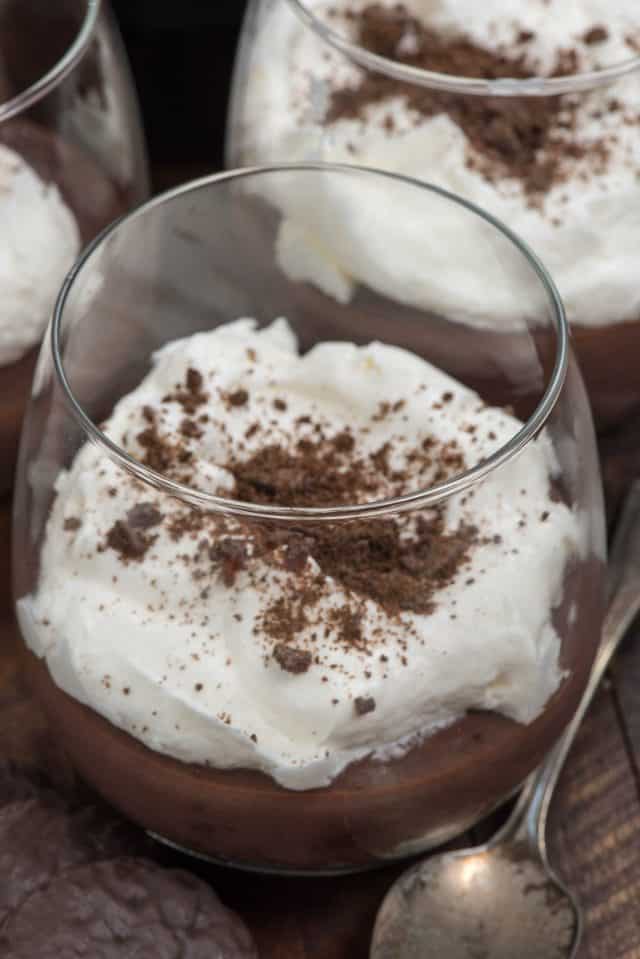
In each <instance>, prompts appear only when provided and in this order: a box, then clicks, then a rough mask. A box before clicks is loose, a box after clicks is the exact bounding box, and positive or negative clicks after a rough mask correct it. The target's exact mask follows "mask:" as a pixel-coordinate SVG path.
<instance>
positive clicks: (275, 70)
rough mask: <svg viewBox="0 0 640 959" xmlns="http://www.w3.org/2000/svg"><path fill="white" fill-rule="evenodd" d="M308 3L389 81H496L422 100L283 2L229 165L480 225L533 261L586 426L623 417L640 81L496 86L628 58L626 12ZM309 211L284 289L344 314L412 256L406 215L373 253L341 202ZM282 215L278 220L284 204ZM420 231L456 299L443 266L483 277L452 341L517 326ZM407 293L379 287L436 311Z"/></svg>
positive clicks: (289, 252) (633, 49)
mask: <svg viewBox="0 0 640 959" xmlns="http://www.w3.org/2000/svg"><path fill="white" fill-rule="evenodd" d="M304 6H305V7H307V8H308V10H309V13H310V14H311V16H314V17H316V18H317V20H318V21H319V23H320V24H321V25H322V26H323V27H324V28H325V29H328V30H330V31H332V32H333V34H334V35H335V36H337V37H339V38H341V39H342V40H346V41H348V42H350V43H351V44H353V45H355V46H356V47H357V48H358V49H359V50H360V51H361V52H364V53H365V54H366V53H371V54H374V55H376V56H378V57H381V58H384V60H386V61H387V63H388V64H389V63H393V64H394V65H395V66H396V67H397V68H400V69H402V68H408V69H412V70H417V71H431V72H436V73H441V74H448V75H449V76H450V77H451V81H452V83H453V82H454V81H457V80H464V79H465V78H466V79H467V80H469V79H477V80H479V81H480V80H492V81H496V82H497V83H498V84H500V83H502V87H501V89H500V90H499V91H498V92H499V94H500V95H496V96H489V95H488V94H487V95H473V96H471V95H468V94H462V93H460V92H454V91H453V90H451V91H448V90H446V89H442V90H436V89H432V88H430V87H428V86H424V85H421V84H419V83H417V82H408V80H406V79H399V78H398V76H397V75H396V76H395V77H392V76H390V75H388V73H385V72H384V71H381V70H379V69H378V70H372V69H369V70H367V69H364V68H363V67H361V66H359V65H358V64H357V63H355V62H353V61H351V60H350V59H349V58H348V57H347V56H346V55H345V54H343V53H342V52H340V51H339V50H337V49H335V48H334V47H332V46H331V45H330V44H329V43H327V42H325V41H324V40H323V38H322V37H321V35H320V33H319V31H318V32H315V31H314V30H313V29H312V28H311V27H310V25H309V23H308V22H306V23H305V22H303V21H302V19H301V18H300V17H299V16H297V15H296V14H295V13H294V11H293V10H292V9H291V5H290V4H289V3H288V2H286V0H281V2H276V3H273V4H269V5H267V4H264V5H263V11H262V16H261V17H257V18H256V20H255V23H254V27H255V30H254V32H253V33H252V34H251V36H249V35H248V36H247V39H246V49H245V51H244V58H243V59H242V60H241V66H240V69H239V72H238V75H237V89H236V99H235V110H234V115H233V117H232V125H231V131H230V136H231V141H230V152H231V156H232V158H233V160H234V162H237V163H238V165H239V164H240V163H242V164H243V165H244V164H253V163H256V162H282V161H298V160H308V159H316V158H317V159H322V160H325V161H327V160H329V161H335V162H344V163H350V164H354V163H355V164H362V165H365V166H369V167H375V168H378V169H385V170H391V171H393V172H396V173H399V174H405V175H407V176H411V177H415V178H419V179H423V180H425V181H428V182H430V183H434V184H436V185H437V186H440V187H443V188H445V189H449V190H451V191H452V192H453V193H455V194H456V195H459V196H462V197H464V198H466V199H468V200H470V201H472V202H475V203H477V204H478V205H480V206H481V207H482V208H483V209H486V210H488V211H489V212H491V213H493V214H494V215H496V216H497V217H499V218H500V220H501V221H502V222H504V223H507V224H509V226H510V227H511V229H513V230H514V232H515V233H516V234H517V235H519V236H521V237H522V238H523V239H524V240H525V241H526V242H527V243H529V245H530V246H531V247H532V249H533V250H534V251H535V252H537V253H538V254H539V255H540V256H541V257H542V259H543V261H544V263H545V265H546V266H547V268H548V269H549V271H550V273H551V275H552V276H553V278H554V280H555V282H556V284H557V286H558V288H559V291H560V294H561V296H562V298H563V301H564V303H565V307H566V310H567V315H568V318H569V320H570V322H571V325H572V329H573V335H574V340H573V345H574V349H575V351H576V354H577V356H578V360H579V362H580V365H581V368H582V370H583V374H584V378H585V382H586V385H587V389H588V392H589V396H590V399H591V402H592V406H593V409H594V414H595V420H596V425H597V427H598V428H599V429H600V430H605V429H607V428H609V427H610V426H614V425H618V424H619V423H621V422H622V421H623V420H625V419H628V418H629V417H630V416H632V414H633V413H634V412H635V411H636V410H638V408H639V407H640V388H639V386H638V378H637V376H636V374H635V368H634V364H633V363H632V362H630V360H629V359H628V357H632V356H634V355H635V348H636V347H637V346H638V345H640V296H639V294H638V286H637V283H636V277H637V274H638V257H637V245H636V243H635V236H636V235H637V233H638V230H639V229H640V219H639V218H638V213H637V211H638V209H640V206H639V204H638V201H639V200H640V195H639V192H638V182H639V181H638V172H639V170H640V156H639V149H640V134H639V129H640V127H639V122H640V121H639V117H640V94H639V93H638V83H637V76H636V75H635V74H630V75H629V76H627V77H624V78H622V79H618V80H617V82H615V83H610V84H609V85H604V86H603V85H600V86H597V87H595V88H593V89H590V90H587V91H583V92H580V91H576V92H568V93H566V94H564V95H562V96H560V95H554V96H540V97H531V96H526V97H522V96H517V95H515V91H514V89H513V88H510V87H509V83H510V81H512V80H519V81H523V80H529V81H531V82H532V83H533V82H535V79H536V78H540V79H542V80H552V79H555V80H560V79H562V78H567V79H568V78H573V77H575V76H576V75H580V74H586V73H589V72H595V73H596V74H597V72H598V71H599V70H602V69H603V68H605V67H611V66H612V65H615V64H621V63H623V62H626V61H629V60H630V58H632V57H634V56H637V54H638V51H639V50H640V14H639V13H638V7H637V4H634V3H633V2H632V0H617V2H616V3H614V4H611V3H609V2H605V0H597V2H595V3H592V2H591V3H586V2H578V3H575V4H572V6H571V11H570V14H569V13H567V7H566V4H564V3H563V2H562V0H532V2H530V3H527V4H521V5H520V8H519V9H518V11H517V16H516V15H515V14H514V11H513V10H512V9H511V7H509V9H508V11H506V9H505V6H504V4H500V3H489V4H483V5H482V6H481V7H477V5H475V6H474V7H473V11H472V15H470V14H471V11H470V9H469V7H468V5H466V4H459V3H448V2H446V0H445V2H443V3H440V4H437V5H436V7H434V5H433V4H430V3H426V2H424V0H405V3H403V4H397V3H395V2H391V0H385V2H379V3H368V2H366V0H339V2H337V3H336V2H335V0H308V2H306V3H305V4H304ZM639 63H640V61H639ZM323 201H324V202H323V204H322V210H319V211H317V212H316V213H314V211H310V210H305V211H304V213H303V215H302V216H301V217H299V218H297V219H296V218H295V217H293V216H292V217H291V222H290V223H289V224H288V226H287V230H288V233H287V234H283V240H282V250H283V255H282V265H283V268H284V269H286V270H288V272H289V274H290V275H291V276H292V278H297V279H301V278H302V279H305V280H307V281H308V282H310V283H312V284H314V285H315V286H316V287H319V288H320V289H322V290H323V292H325V293H326V294H330V295H332V296H333V297H334V299H335V300H337V301H338V302H339V303H340V304H343V305H344V304H346V303H348V302H351V300H352V298H353V297H355V296H356V294H357V290H358V288H359V286H361V285H364V286H368V287H370V288H371V287H373V288H375V278H376V276H379V275H381V274H384V275H385V276H386V274H387V273H391V272H396V273H397V275H398V276H399V277H400V276H404V274H403V273H402V264H403V263H404V262H407V261H408V259H409V258H410V257H411V255H412V251H413V239H412V233H411V230H410V229H409V230H407V225H408V224H407V221H406V219H405V218H404V217H397V218H396V219H397V221H398V222H397V224H396V223H394V221H393V216H392V212H391V211H389V215H388V216H387V217H386V219H385V220H384V223H383V226H384V230H385V234H386V243H385V244H378V243H376V237H377V233H378V226H379V224H377V223H376V221H375V219H373V218H372V220H371V222H369V221H367V230H366V232H365V230H364V229H363V230H361V231H359V230H358V226H357V224H356V223H355V221H354V214H353V211H350V210H349V208H348V202H345V200H344V198H343V197H340V198H338V197H332V196H331V195H330V194H329V191H327V195H326V196H323ZM372 202H375V200H372ZM279 205H280V208H281V209H282V211H283V213H284V214H285V216H286V215H287V199H286V197H284V198H281V200H280V203H279ZM360 220H361V222H362V221H363V218H362V216H361V217H360ZM433 233H434V236H435V237H436V238H437V242H438V243H439V244H440V245H441V247H442V248H443V249H444V250H447V249H450V251H451V263H450V264H448V266H447V269H448V270H449V271H450V273H451V275H452V289H456V290H458V289H459V287H458V286H457V285H456V283H455V271H456V266H457V267H458V268H460V267H461V266H462V267H464V269H460V270H459V272H460V276H459V282H460V283H461V284H463V283H465V282H466V278H468V277H469V276H470V275H472V274H473V273H474V271H475V272H476V273H477V275H478V276H479V277H482V276H484V280H485V288H484V304H485V306H486V314H484V315H468V316H461V317H460V318H459V322H460V325H461V327H466V329H465V330H463V333H462V335H466V332H467V330H469V331H470V332H471V333H478V332H480V333H482V334H486V335H487V336H490V335H491V334H492V333H497V332H500V331H506V332H507V333H510V332H511V331H512V330H513V329H517V324H518V322H519V319H520V318H519V316H518V315H517V314H513V313H512V312H510V310H509V309H506V308H503V306H504V305H503V304H501V303H500V300H499V297H495V298H494V297H493V296H492V292H491V291H492V290H493V289H494V288H495V289H498V290H499V288H500V282H499V277H498V274H497V273H495V272H494V271H493V270H490V271H489V272H488V273H487V268H488V264H487V263H486V262H483V261H482V258H481V257H480V258H479V257H478V256H477V252H478V248H476V247H474V246H473V245H472V244H469V245H465V244H464V243H460V242H459V239H458V234H457V232H456V229H455V227H454V228H451V225H450V224H449V223H448V222H447V218H446V216H443V217H442V219H441V220H440V219H438V220H437V221H434V230H433ZM342 235H344V238H345V240H344V243H340V242H339V240H340V237H341V236H342ZM294 236H295V238H296V241H295V242H294V241H293V237H294ZM287 237H289V238H290V243H289V245H288V246H287V243H286V238H287ZM425 242H427V243H428V242H429V237H425ZM323 249H324V250H326V251H328V252H327V253H326V257H325V259H323V258H322V257H320V256H319V255H318V251H319V250H323ZM320 261H322V262H320ZM391 264H393V269H392V268H391ZM396 267H397V269H396ZM404 287H405V288H404V290H403V289H400V288H398V289H396V290H394V291H393V296H394V298H395V299H397V300H399V301H401V302H404V303H405V304H406V305H407V306H408V307H409V308H419V309H421V310H423V311H424V310H427V311H431V310H434V311H435V312H438V309H437V308H435V305H434V303H433V299H432V289H431V286H430V283H429V282H425V283H424V284H423V285H422V287H421V286H420V283H418V282H416V283H415V284H413V285H409V284H407V283H405V284H404ZM478 300H480V298H478ZM438 306H439V307H441V306H442V304H441V303H440V304H438ZM446 312H447V311H446V309H445V313H446ZM450 318H453V317H450ZM351 328H353V327H351ZM349 335H350V334H349ZM365 335H366V334H365ZM469 338H470V339H471V338H472V337H469Z"/></svg>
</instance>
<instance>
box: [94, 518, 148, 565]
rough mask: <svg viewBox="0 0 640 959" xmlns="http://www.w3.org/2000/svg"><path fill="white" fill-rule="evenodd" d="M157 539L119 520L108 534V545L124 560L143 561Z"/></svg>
mask: <svg viewBox="0 0 640 959" xmlns="http://www.w3.org/2000/svg"><path fill="white" fill-rule="evenodd" d="M155 539H156V537H155V536H148V535H147V534H146V533H143V532H142V531H141V530H139V529H135V527H132V526H129V525H128V524H127V523H125V522H123V520H117V521H116V522H115V523H114V524H113V526H112V527H111V529H110V530H109V532H108V533H107V539H106V543H107V546H108V547H109V548H110V549H113V550H115V552H116V553H119V554H120V558H121V559H122V560H125V561H127V560H141V559H142V557H143V556H144V555H145V553H146V552H147V550H148V549H149V547H150V546H152V545H153V543H154V542H155Z"/></svg>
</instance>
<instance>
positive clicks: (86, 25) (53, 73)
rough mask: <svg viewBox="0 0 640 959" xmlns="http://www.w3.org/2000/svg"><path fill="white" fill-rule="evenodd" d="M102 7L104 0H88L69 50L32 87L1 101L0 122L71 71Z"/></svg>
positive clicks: (44, 92) (84, 46) (60, 80)
mask: <svg viewBox="0 0 640 959" xmlns="http://www.w3.org/2000/svg"><path fill="white" fill-rule="evenodd" d="M101 7H102V0H87V9H86V13H85V17H84V21H83V23H82V26H81V28H80V30H79V31H78V34H77V36H76V38H75V40H74V41H73V43H72V44H71V46H70V47H69V49H68V50H67V52H66V53H65V54H64V56H63V57H62V59H60V60H58V62H57V63H56V64H55V66H53V67H52V68H51V70H49V72H48V73H45V75H44V76H42V77H40V79H39V80H36V82H35V83H33V84H32V85H31V86H30V87H27V89H26V90H23V91H22V92H21V93H19V94H18V95H17V96H15V97H12V98H11V99H10V100H7V101H6V102H5V103H0V123H1V122H2V121H4V120H8V119H10V117H14V116H16V115H17V114H19V113H22V112H23V111H24V110H27V109H28V108H29V107H31V106H33V104H34V103H37V102H38V100H41V99H42V98H43V97H45V96H46V95H47V94H48V93H50V92H51V90H53V89H55V87H57V86H58V84H59V83H61V82H62V80H64V78H65V77H66V76H68V75H69V73H71V71H72V70H73V68H74V67H75V65H76V64H77V63H78V61H79V60H80V59H81V58H82V56H83V54H84V52H85V50H86V49H87V47H88V46H89V43H90V42H91V38H92V37H93V33H94V30H95V27H96V23H97V22H98V16H99V14H100V9H101Z"/></svg>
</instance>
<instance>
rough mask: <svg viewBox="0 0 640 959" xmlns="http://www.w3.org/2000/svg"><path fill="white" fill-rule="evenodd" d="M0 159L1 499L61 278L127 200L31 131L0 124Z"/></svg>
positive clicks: (92, 168) (19, 123)
mask: <svg viewBox="0 0 640 959" xmlns="http://www.w3.org/2000/svg"><path fill="white" fill-rule="evenodd" d="M0 151H3V152H2V153H1V154H0V183H2V182H3V180H2V177H3V175H4V176H6V177H7V183H6V184H5V186H6V193H5V196H6V198H7V203H8V204H9V205H10V206H9V209H8V212H7V215H8V217H9V223H12V219H11V218H12V217H16V211H17V216H18V218H19V219H16V220H15V224H14V225H13V226H12V228H11V229H12V230H13V233H12V234H10V239H11V240H12V244H13V245H12V244H11V243H10V244H8V245H5V253H6V256H7V257H9V261H8V273H7V276H10V277H11V284H10V285H8V281H7V284H5V285H6V288H5V286H3V285H2V282H1V281H0V291H1V292H2V295H3V298H4V308H3V315H2V316H0V371H1V375H0V461H1V466H0V492H2V491H5V490H7V489H9V488H10V486H11V484H12V480H13V471H14V467H15V460H16V454H17V447H18V440H19V436H20V429H21V426H22V419H23V416H24V411H25V407H26V404H27V400H28V398H29V390H30V386H31V381H32V378H33V371H34V368H35V361H36V358H37V354H38V350H39V340H40V338H41V336H42V332H43V330H44V327H45V326H46V323H47V321H48V320H49V317H50V314H51V310H52V308H53V304H54V301H55V297H56V295H57V292H58V289H59V287H60V285H61V284H62V280H63V279H64V276H65V273H66V272H67V270H68V269H70V268H71V266H72V265H73V261H74V259H75V257H76V255H77V254H78V253H79V251H80V248H81V245H83V244H85V243H87V242H88V241H89V240H91V239H93V237H94V236H95V235H96V234H97V233H98V232H99V231H100V230H101V229H103V228H104V227H105V226H106V225H107V224H108V223H110V222H111V221H112V220H113V219H115V218H117V217H118V216H120V215H121V214H123V213H124V212H125V211H126V210H127V209H128V208H129V207H130V206H131V204H132V202H133V199H134V198H133V196H130V195H129V193H128V191H125V190H121V189H119V188H118V187H117V186H115V185H114V183H113V182H112V181H111V180H110V179H109V178H108V177H107V176H106V175H105V174H104V173H103V172H102V171H101V170H100V168H99V167H98V165H97V163H96V162H95V161H94V160H93V159H91V158H90V157H89V156H88V155H87V154H85V153H84V152H83V151H82V150H81V149H80V148H79V147H77V146H74V145H72V144H69V143H67V142H65V141H64V140H63V139H62V137H60V136H59V135H58V134H56V133H54V132H52V131H50V130H47V129H45V128H44V127H42V126H39V125H37V124H36V123H33V122H30V121H27V120H23V119H18V120H11V121H7V122H5V123H3V124H0ZM18 226H19V227H20V232H19V235H18V234H17V232H16V231H17V230H18ZM14 250H15V252H14ZM25 250H26V253H25ZM34 344H38V345H36V346H34Z"/></svg>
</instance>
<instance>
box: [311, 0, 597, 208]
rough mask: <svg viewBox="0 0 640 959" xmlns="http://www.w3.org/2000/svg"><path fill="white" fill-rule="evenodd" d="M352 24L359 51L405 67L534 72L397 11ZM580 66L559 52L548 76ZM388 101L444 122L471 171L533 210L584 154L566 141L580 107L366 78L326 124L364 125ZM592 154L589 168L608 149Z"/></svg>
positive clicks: (336, 95)
mask: <svg viewBox="0 0 640 959" xmlns="http://www.w3.org/2000/svg"><path fill="white" fill-rule="evenodd" d="M349 19H351V20H353V21H355V23H356V26H357V36H356V42H358V43H359V44H360V45H361V46H363V47H364V48H365V49H367V50H369V51H370V52H372V53H375V54H377V55H379V56H382V57H385V58H387V59H391V60H395V61H396V62H399V63H403V64H406V65H407V66H410V67H414V68H419V69H423V70H431V71H435V72H438V73H447V74H452V75H457V76H462V77H482V78H485V79H488V80H496V79H505V78H510V79H527V78H530V77H531V76H532V74H533V73H534V72H535V71H534V70H533V69H532V67H531V65H530V64H529V63H528V62H527V59H526V56H525V55H524V54H515V53H513V52H506V51H505V52H494V51H491V50H487V49H484V48H482V47H479V46H476V45H475V44H474V43H472V42H471V41H470V40H468V39H466V38H464V37H457V38H447V37H443V36H442V35H441V34H440V33H438V32H437V31H435V30H432V29H430V28H429V27H427V26H426V25H425V24H423V23H421V22H420V21H419V20H418V19H416V18H415V17H413V16H412V15H411V14H410V13H409V11H408V10H407V9H406V7H404V6H403V5H402V4H396V5H395V6H393V7H387V6H382V5H381V4H379V3H373V4H369V5H368V6H366V7H365V8H364V9H363V10H362V11H359V12H355V11H354V12H351V14H350V16H349ZM603 29H604V28H602V27H596V28H594V29H593V30H591V31H589V33H588V34H587V37H588V38H589V39H588V40H587V37H585V42H588V43H596V42H601V41H602V39H604V37H603V35H602V31H603ZM605 32H606V31H605ZM408 37H410V38H411V43H410V44H408V43H407V42H406V40H407V38H408ZM578 66H579V61H578V55H577V52H576V51H575V50H563V51H561V52H560V53H559V55H558V58H557V62H556V64H555V66H554V69H553V70H552V71H551V73H550V75H551V76H553V77H559V76H569V75H572V74H574V73H576V72H577V70H578ZM392 97H402V98H403V99H404V100H405V101H406V103H407V106H408V108H409V109H410V110H412V111H415V112H416V113H418V114H420V115H421V116H423V117H433V116H437V115H439V114H443V113H445V114H448V115H449V116H450V117H451V119H452V120H453V122H454V123H455V124H456V125H457V126H459V127H460V128H461V129H462V130H463V131H464V133H465V135H466V137H467V139H468V141H469V143H470V144H471V147H472V148H473V150H474V151H475V154H474V153H470V154H469V156H468V158H467V164H468V166H469V167H473V168H476V169H478V172H480V173H481V175H483V176H484V177H485V178H486V179H487V180H489V181H493V180H494V179H496V178H498V177H503V176H507V177H513V178H515V179H518V180H519V181H520V182H521V183H522V185H523V187H524V190H525V192H526V193H527V194H528V195H529V197H530V202H531V203H532V204H533V205H535V203H536V202H539V199H538V200H535V197H536V196H537V197H538V198H539V197H540V196H541V195H543V194H545V193H546V192H547V191H548V189H549V188H550V187H551V185H552V184H553V183H555V182H560V181H561V180H562V179H563V169H564V166H565V163H566V161H567V160H571V159H575V158H581V157H583V156H584V155H585V150H584V148H582V147H581V146H579V145H578V144H577V143H576V142H575V140H572V139H571V137H570V136H569V134H570V133H571V131H572V130H573V129H574V127H575V120H576V110H577V101H576V100H575V98H571V97H567V96H549V97H475V96H463V95H461V94H457V93H450V92H446V91H437V90H432V89H429V88H427V87H423V86H420V85H418V84H410V83H406V82H404V81H402V80H396V79H394V78H392V77H388V76H385V75H384V74H381V73H375V72H374V71H367V72H366V73H364V74H363V75H362V78H361V79H360V81H359V82H358V83H357V84H356V85H355V86H354V85H349V86H345V87H341V88H340V89H337V90H335V91H334V92H333V94H332V97H331V101H330V104H329V108H328V111H327V116H326V121H327V122H328V123H333V122H335V121H337V120H340V119H362V118H364V117H365V116H366V111H367V108H368V106H369V105H371V104H374V103H379V102H381V101H384V100H387V99H390V98H392ZM595 147H596V148H595V149H592V156H593V158H594V161H595V162H602V161H603V160H604V159H606V155H607V148H606V145H605V144H604V143H599V144H596V145H595Z"/></svg>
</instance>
